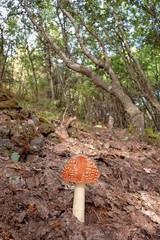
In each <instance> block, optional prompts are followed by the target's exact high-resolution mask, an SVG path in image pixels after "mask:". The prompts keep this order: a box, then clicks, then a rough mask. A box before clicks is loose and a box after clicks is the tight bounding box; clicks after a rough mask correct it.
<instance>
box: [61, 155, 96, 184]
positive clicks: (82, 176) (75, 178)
mask: <svg viewBox="0 0 160 240" xmlns="http://www.w3.org/2000/svg"><path fill="white" fill-rule="evenodd" d="M61 177H62V179H63V180H64V181H66V182H75V183H83V184H87V183H94V182H96V181H97V179H98V178H99V171H98V169H97V167H96V165H95V163H94V162H93V161H92V160H91V159H90V158H88V157H86V156H84V155H78V156H74V157H72V158H70V159H69V160H68V161H67V163H66V164H65V166H64V168H63V170H62V175H61Z"/></svg>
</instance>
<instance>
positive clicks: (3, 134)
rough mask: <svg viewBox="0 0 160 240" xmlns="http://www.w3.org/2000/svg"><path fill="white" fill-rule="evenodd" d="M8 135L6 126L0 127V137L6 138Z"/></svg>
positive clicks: (8, 131) (8, 130)
mask: <svg viewBox="0 0 160 240" xmlns="http://www.w3.org/2000/svg"><path fill="white" fill-rule="evenodd" d="M9 134H10V129H9V128H8V126H4V125H3V126H0V137H4V138H6V137H8V136H9Z"/></svg>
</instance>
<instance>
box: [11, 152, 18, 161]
mask: <svg viewBox="0 0 160 240" xmlns="http://www.w3.org/2000/svg"><path fill="white" fill-rule="evenodd" d="M19 158H20V155H19V153H17V152H13V153H12V154H11V161H12V162H15V163H16V162H18V161H19Z"/></svg>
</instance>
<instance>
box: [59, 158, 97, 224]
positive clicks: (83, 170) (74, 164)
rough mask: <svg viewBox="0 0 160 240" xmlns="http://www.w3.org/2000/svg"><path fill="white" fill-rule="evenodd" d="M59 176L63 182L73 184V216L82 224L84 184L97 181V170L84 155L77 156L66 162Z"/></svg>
mask: <svg viewBox="0 0 160 240" xmlns="http://www.w3.org/2000/svg"><path fill="white" fill-rule="evenodd" d="M61 176H62V179H63V180H64V181H66V182H74V183H75V190H74V199H73V215H74V216H75V217H76V218H77V219H78V220H79V221H80V222H84V212H85V184H87V183H94V182H96V181H97V179H98V177H99V172H98V169H97V167H96V165H95V163H94V162H93V161H92V160H91V159H89V158H88V157H86V156H84V155H78V156H74V157H72V158H71V159H69V160H68V161H67V163H66V164H65V166H64V168H63V170H62V175H61Z"/></svg>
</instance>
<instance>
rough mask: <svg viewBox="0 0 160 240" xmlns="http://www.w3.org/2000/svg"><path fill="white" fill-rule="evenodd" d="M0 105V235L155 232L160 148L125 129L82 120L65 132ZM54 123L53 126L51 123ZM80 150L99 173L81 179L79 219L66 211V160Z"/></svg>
mask: <svg viewBox="0 0 160 240" xmlns="http://www.w3.org/2000/svg"><path fill="white" fill-rule="evenodd" d="M7 101H8V100H7V98H5V96H4V97H3V98H2V97H1V103H2V102H3V103H4V104H3V106H2V104H1V107H0V240H11V239H12V240H13V239H14V240H49V239H50V240H53V239H59V240H68V239H69V240H142V239H145V240H147V239H152V240H158V239H160V147H159V145H158V143H154V144H151V143H148V142H146V141H145V142H144V141H139V140H138V139H136V137H133V136H131V135H130V134H129V133H128V131H127V130H125V129H123V130H121V129H114V130H112V131H109V129H108V128H107V127H106V126H92V127H84V126H82V125H80V124H79V123H77V121H74V124H72V127H71V128H70V129H69V130H70V136H69V138H67V139H65V140H63V139H61V140H60V139H59V138H58V137H57V136H56V133H55V129H56V127H57V125H58V124H59V123H58V121H56V120H55V121H52V123H50V124H49V123H44V122H40V121H39V119H38V118H37V117H36V116H35V115H34V114H31V113H28V112H27V111H25V110H24V109H21V108H20V107H18V105H17V103H15V104H13V106H10V107H8V104H7ZM56 124H57V125H56ZM77 154H84V155H86V156H88V157H90V158H91V159H93V160H94V162H95V163H96V165H97V167H98V169H99V171H100V177H99V180H98V181H97V183H95V184H92V185H91V184H89V185H87V186H86V205H85V208H86V212H85V223H80V222H79V221H78V220H77V219H76V218H75V217H73V216H72V201H73V191H74V185H72V184H66V183H64V182H63V181H62V179H61V171H62V168H63V166H64V164H65V162H66V161H67V160H68V159H69V158H70V157H71V156H74V155H77Z"/></svg>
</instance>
